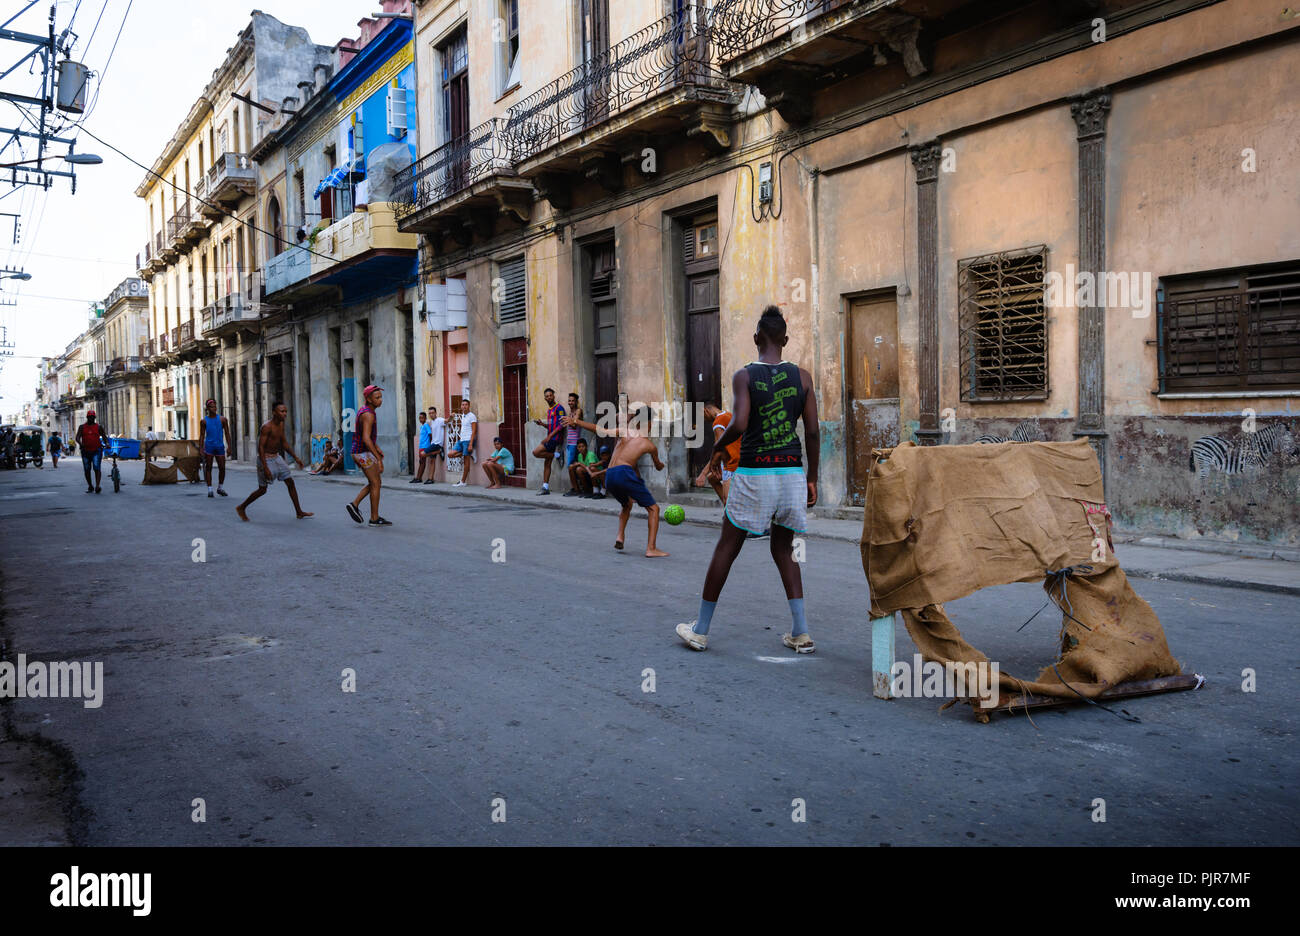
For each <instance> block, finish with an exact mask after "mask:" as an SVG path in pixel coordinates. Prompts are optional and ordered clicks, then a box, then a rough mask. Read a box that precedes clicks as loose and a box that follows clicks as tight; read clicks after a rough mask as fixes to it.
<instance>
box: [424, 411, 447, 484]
mask: <svg viewBox="0 0 1300 936" xmlns="http://www.w3.org/2000/svg"><path fill="white" fill-rule="evenodd" d="M429 437H430V438H431V439H432V440H433V442H432V445H430V446H429V480H427V481H425V482H424V483H425V484H433V476H434V475H435V474H437V473H438V459H439V458H441V459H442V461H443V464H444V465H445V464H446V462H447V449H446V448H445V446H446V444H447V420H446V419H444V418H443V417H442V416H439V415H438V407H436V406H430V407H429Z"/></svg>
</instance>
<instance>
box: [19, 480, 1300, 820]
mask: <svg viewBox="0 0 1300 936" xmlns="http://www.w3.org/2000/svg"><path fill="white" fill-rule="evenodd" d="M122 467H123V472H124V475H125V476H126V480H127V483H126V484H125V485H124V487H123V490H122V492H121V493H120V494H113V493H112V491H111V487H109V488H106V490H105V492H104V493H103V494H100V495H88V494H85V493H83V492H84V486H83V484H82V480H81V472H80V464H79V460H77V459H73V460H71V461H70V462H65V463H64V464H63V465H62V466H61V467H60V468H59V469H58V470H57V471H54V470H51V469H49V468H48V467H47V468H46V469H45V470H42V471H37V470H33V469H27V470H21V471H10V472H3V473H0V523H2V524H3V530H4V535H3V537H2V538H0V573H2V574H3V579H2V580H0V589H2V590H3V594H2V595H0V607H2V608H3V614H4V617H3V620H0V637H2V638H3V642H4V645H5V651H4V656H5V659H9V660H13V659H14V658H15V656H16V655H17V654H18V653H24V654H26V656H27V657H28V658H29V659H32V660H47V661H50V660H65V661H72V660H78V661H81V660H84V661H102V662H103V663H104V683H105V686H104V697H103V704H102V706H101V707H99V708H94V709H91V708H85V707H84V706H83V704H82V702H81V701H80V700H75V699H14V700H10V701H7V702H6V703H5V705H6V706H7V709H8V711H7V713H6V718H5V721H6V723H7V724H8V726H9V728H10V737H9V739H8V740H7V741H6V745H13V744H21V745H25V746H27V747H32V748H34V747H36V745H35V743H34V742H36V741H39V742H40V750H41V751H42V752H44V753H46V754H48V752H49V751H50V750H54V751H57V752H59V754H60V756H61V757H63V758H65V759H66V760H68V761H70V762H71V763H72V764H74V765H75V768H76V769H77V770H78V771H79V772H80V780H79V782H78V783H77V784H76V785H75V786H74V787H73V788H72V789H70V790H69V791H68V793H69V794H70V795H69V803H68V805H69V810H68V816H69V817H70V818H71V825H70V829H71V831H70V833H69V835H70V837H71V838H72V840H74V841H77V842H84V843H86V844H92V845H146V844H166V845H241V844H276V845H346V844H579V843H600V844H662V845H669V844H724V843H725V844H757V845H778V844H800V843H823V844H865V845H877V844H889V845H907V844H1060V845H1072V844H1124V845H1175V844H1192V845H1214V844H1273V845H1282V844H1288V845H1293V844H1296V843H1297V841H1298V840H1300V835H1297V818H1296V817H1297V815H1300V811H1297V809H1296V806H1297V801H1298V797H1297V795H1296V792H1295V779H1296V775H1297V762H1298V761H1300V757H1298V756H1297V753H1296V748H1295V744H1294V739H1295V733H1296V715H1295V711H1294V706H1293V705H1292V704H1291V703H1292V701H1293V700H1294V698H1295V697H1296V694H1297V688H1300V686H1298V683H1300V678H1298V677H1297V673H1298V672H1300V665H1298V664H1300V653H1297V650H1296V644H1295V641H1294V639H1293V638H1294V631H1295V625H1296V623H1297V621H1298V620H1300V597H1297V596H1296V595H1292V594H1285V593H1278V592H1267V591H1255V590H1247V589H1240V588H1234V589H1227V588H1220V587H1214V586H1209V585H1205V584H1200V583H1194V582H1182V581H1157V580H1140V579H1135V580H1134V587H1135V588H1136V589H1137V590H1138V592H1139V594H1141V595H1142V596H1143V597H1144V598H1146V599H1147V600H1148V601H1149V602H1150V603H1151V604H1152V606H1153V607H1154V608H1155V610H1156V612H1157V613H1158V614H1159V616H1160V618H1161V621H1162V622H1163V624H1164V627H1165V630H1166V633H1167V635H1168V638H1169V643H1170V646H1171V648H1172V649H1173V652H1174V654H1175V656H1177V657H1178V658H1179V659H1180V660H1181V661H1182V662H1183V666H1184V671H1185V672H1196V673H1200V674H1203V675H1204V676H1205V677H1206V679H1207V683H1206V685H1205V686H1204V688H1202V689H1200V690H1198V691H1195V692H1180V693H1170V694H1166V695H1159V696H1151V697H1146V698H1138V699H1129V700H1125V701H1124V702H1123V704H1122V708H1123V709H1124V710H1125V711H1127V712H1129V713H1131V714H1132V715H1135V716H1137V717H1138V718H1140V723H1132V722H1128V721H1124V720H1122V719H1120V718H1117V717H1115V715H1112V714H1110V713H1108V712H1105V711H1102V710H1100V709H1098V708H1095V707H1091V706H1070V707H1064V708H1057V709H1050V710H1041V711H1038V712H1035V713H1034V715H1033V719H1032V721H1031V720H1030V719H1028V718H1026V717H1025V716H1024V715H1023V714H1022V715H1019V716H1006V715H1000V716H994V718H993V720H992V722H991V723H990V724H988V725H981V724H978V723H977V722H976V721H975V720H974V719H973V717H972V715H971V713H970V711H969V709H966V708H964V707H956V708H953V709H949V710H948V711H945V712H942V713H941V712H940V711H939V710H938V709H939V702H938V701H937V700H933V699H897V700H894V701H891V702H883V701H879V700H876V699H874V698H873V697H872V695H871V680H870V628H869V626H868V624H867V614H866V609H867V591H866V582H865V579H864V577H863V574H862V568H861V564H860V560H859V556H858V551H857V548H856V547H855V546H854V545H853V544H852V543H850V542H846V541H844V540H841V539H831V538H827V537H822V536H812V537H810V538H808V540H807V543H806V553H807V554H806V562H805V563H804V565H803V575H804V584H805V594H806V596H807V611H808V619H809V623H810V626H811V630H812V634H813V636H814V637H815V638H816V641H817V652H816V653H815V654H812V655H807V656H795V655H794V654H792V653H791V652H790V651H788V650H786V649H785V648H784V647H783V646H782V645H781V642H780V635H781V633H783V632H784V631H785V630H788V628H789V614H788V611H787V608H786V604H785V601H784V600H783V598H784V596H783V593H782V591H781V587H780V583H779V580H778V579H777V577H776V576H775V574H774V569H773V566H772V563H771V560H770V558H769V556H768V555H767V548H766V544H765V543H764V542H761V541H760V542H751V543H749V544H748V545H747V546H746V548H745V550H744V552H743V553H742V555H741V557H740V559H739V560H738V561H737V563H736V566H735V568H734V570H733V573H732V578H731V581H730V582H729V583H728V585H727V587H726V589H725V590H724V591H723V594H722V599H721V602H720V604H719V608H718V612H717V615H716V616H715V618H714V625H713V631H712V635H711V638H710V640H711V643H710V648H709V650H708V651H707V652H706V653H703V654H699V653H694V652H692V651H690V650H688V649H686V648H685V647H683V646H682V645H681V644H680V643H679V642H678V640H677V638H676V637H675V635H674V634H673V627H674V625H676V624H677V623H678V622H679V621H689V620H691V619H693V618H694V616H695V613H696V610H697V609H698V602H699V592H700V587H701V584H702V580H703V574H704V569H705V566H706V565H707V563H708V559H709V556H710V554H711V551H712V547H713V541H714V539H715V537H716V530H714V529H712V528H710V527H709V526H705V525H699V524H691V523H687V524H684V525H682V526H680V527H675V528H672V527H667V526H666V525H665V526H664V527H663V532H662V534H661V538H660V547H661V548H663V549H666V550H667V551H668V552H670V553H671V554H672V555H671V557H670V558H667V559H662V560H648V559H645V558H643V557H642V556H641V555H640V552H641V550H642V549H643V548H644V542H645V521H644V517H643V514H642V512H641V511H639V510H638V511H637V512H636V513H635V514H634V515H633V519H632V522H631V523H630V524H629V532H628V543H627V545H628V548H627V549H626V550H625V551H623V552H621V553H620V552H615V551H614V550H613V549H612V548H611V547H612V543H613V538H614V520H613V517H612V516H609V515H607V514H603V513H593V512H589V511H580V510H576V509H574V510H563V509H539V506H538V505H537V504H536V503H528V502H524V501H522V500H520V501H519V502H506V501H491V500H485V499H483V498H479V497H468V496H458V495H456V494H455V493H454V492H451V493H447V494H446V496H440V497H430V496H424V495H426V494H427V493H428V491H429V489H428V488H425V487H423V486H419V487H418V489H417V486H407V485H406V484H404V483H403V482H401V481H399V482H396V483H393V484H391V486H390V487H386V488H385V491H384V506H383V509H382V512H383V513H384V515H385V516H387V517H388V518H389V519H391V520H393V521H394V523H395V526H393V527H391V528H387V529H372V528H369V527H365V526H360V527H359V526H357V525H356V524H354V523H352V521H351V520H349V519H348V517H347V515H346V513H345V512H344V508H343V505H344V504H345V503H346V502H347V500H349V499H350V497H351V496H352V493H353V492H354V491H355V490H356V489H357V486H359V482H353V483H341V482H334V481H329V480H328V479H316V478H311V477H308V476H305V475H302V474H299V475H298V482H299V490H300V493H301V495H302V500H303V506H304V508H305V509H306V510H310V511H315V513H316V516H315V517H313V518H311V519H307V520H297V519H295V518H294V516H293V511H292V508H291V506H290V504H289V500H288V497H287V495H286V494H285V492H284V491H283V490H282V489H281V486H280V485H274V486H273V487H272V489H271V490H270V492H269V493H268V494H267V495H266V496H265V497H263V498H262V499H261V500H259V501H258V502H257V503H256V504H254V505H253V506H252V507H251V508H250V510H249V514H250V517H251V522H249V523H241V522H240V521H239V519H238V518H237V517H236V515H235V511H234V508H235V504H236V503H238V502H239V501H240V500H242V498H243V497H244V496H245V495H246V494H247V493H248V492H249V491H250V490H251V489H252V487H253V483H254V482H253V476H252V473H251V472H250V471H248V470H246V469H242V468H241V469H238V470H232V471H231V473H230V477H229V479H228V481H229V483H228V488H229V490H230V492H231V496H230V497H228V498H216V499H211V500H210V499H208V498H207V497H206V496H205V491H204V488H203V487H202V486H198V485H194V486H192V485H188V484H181V485H175V486H148V487H146V486H141V485H140V484H139V483H138V481H139V479H140V476H141V473H142V472H141V466H140V465H139V464H138V463H131V462H126V463H123V464H122ZM530 496H532V495H531V492H530ZM557 499H558V495H553V496H552V497H551V498H537V500H538V501H547V502H548V504H547V506H548V507H549V506H554V505H555V503H556V501H557ZM560 503H561V504H563V503H564V502H563V501H562V500H561V501H560ZM568 503H570V504H572V503H573V500H572V499H570V500H569V502H568ZM692 513H693V514H696V513H698V511H692ZM196 540H201V541H202V542H201V543H197V544H196V542H195V541H196ZM502 547H504V551H505V554H504V559H505V561H504V562H494V561H493V554H494V551H495V552H496V554H497V558H502V556H501V548H502ZM200 550H201V551H202V555H201V556H200ZM196 557H201V558H203V559H204V560H205V561H202V562H196V561H194V560H195V558H196ZM1121 561H1123V557H1122V556H1121ZM1044 600H1045V596H1044V594H1043V592H1042V589H1041V588H1039V587H1037V586H1035V585H1015V586H1004V587H1001V588H997V589H991V590H987V591H984V592H980V593H977V594H975V595H972V596H970V597H968V598H966V599H963V600H961V601H958V602H954V603H952V604H951V605H949V606H948V609H949V611H950V614H951V616H952V617H953V619H954V621H955V622H956V623H957V624H958V625H959V626H960V627H961V628H962V630H963V632H964V633H965V634H967V636H968V637H970V639H971V641H972V643H974V644H975V645H976V646H978V647H980V649H982V650H984V651H985V652H986V653H988V654H989V656H990V657H992V658H994V659H997V660H999V661H1000V662H1001V664H1002V667H1003V671H1004V672H1011V673H1015V674H1024V675H1029V676H1033V675H1036V674H1037V672H1038V669H1039V668H1040V667H1041V666H1043V665H1044V664H1046V663H1048V662H1051V660H1052V658H1053V648H1054V645H1055V640H1056V636H1057V631H1058V627H1059V618H1057V616H1056V615H1055V613H1054V612H1053V611H1052V609H1048V610H1047V611H1044V612H1043V613H1042V614H1040V615H1039V616H1038V617H1037V618H1035V619H1034V621H1033V622H1032V623H1030V624H1029V625H1028V626H1027V627H1025V628H1024V629H1023V630H1020V631H1017V628H1018V627H1019V626H1020V625H1021V624H1022V622H1024V621H1025V620H1026V618H1028V617H1030V615H1032V614H1033V613H1034V612H1035V611H1036V610H1038V609H1039V608H1040V607H1041V606H1042V604H1043V602H1044ZM913 652H914V647H913V646H912V644H911V641H910V640H909V639H908V638H907V635H906V633H905V632H904V631H903V630H902V629H901V628H900V631H899V637H898V656H899V658H900V659H905V660H910V659H911V656H912V653H913ZM1246 669H1251V670H1253V671H1254V673H1255V681H1256V686H1255V688H1256V691H1254V692H1245V691H1243V689H1242V683H1243V670H1246ZM345 670H347V671H352V672H354V673H355V692H345V691H343V683H344V680H345V673H344V671H345ZM651 671H652V672H651ZM651 677H653V684H654V689H655V691H654V692H645V691H643V689H644V687H646V686H647V685H648V684H649V683H648V680H650V679H651ZM1117 707H1119V706H1117ZM15 739H17V740H15ZM4 763H5V761H4V759H3V758H0V765H3V764H4ZM3 773H4V768H3V767H0V774H3ZM64 773H65V775H66V773H67V771H65V772H64ZM6 792H9V791H6ZM35 792H39V791H35ZM35 792H34V793H33V797H32V798H33V799H34V798H35ZM47 799H48V797H47V796H46V798H44V799H42V800H41V803H40V804H38V805H47ZM196 799H202V800H203V808H204V809H205V811H206V816H205V818H206V821H205V822H194V821H193V814H194V812H195V810H196V808H198V807H196V805H195V803H194V801H195V800H196ZM796 800H798V801H802V809H803V812H804V815H805V817H806V821H805V822H795V821H792V813H793V812H794V811H795V810H796V809H797V808H798V806H799V804H798V803H796V802H795V801H796ZM1097 800H1104V801H1105V818H1106V821H1105V822H1096V821H1093V820H1094V817H1095V816H1096V815H1097V814H1098V813H1097ZM3 802H4V803H5V808H6V810H14V809H20V808H22V803H23V797H22V796H9V798H8V799H5V800H3ZM494 816H495V818H496V819H502V818H504V819H505V821H503V822H502V821H493V819H494ZM30 837H31V839H32V840H56V839H57V838H58V835H57V834H55V833H53V832H51V833H50V834H49V835H46V836H41V835H39V834H37V832H36V831H33V832H32V834H31V836H30Z"/></svg>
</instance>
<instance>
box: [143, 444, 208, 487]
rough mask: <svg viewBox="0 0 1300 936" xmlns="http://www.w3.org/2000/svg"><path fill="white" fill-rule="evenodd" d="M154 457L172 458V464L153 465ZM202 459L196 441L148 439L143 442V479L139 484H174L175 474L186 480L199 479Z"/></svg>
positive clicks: (175, 480)
mask: <svg viewBox="0 0 1300 936" xmlns="http://www.w3.org/2000/svg"><path fill="white" fill-rule="evenodd" d="M155 458H170V459H173V461H172V464H170V465H168V466H166V467H163V466H161V465H155V464H154V463H153V460H154V459H155ZM201 462H202V459H201V457H200V455H199V446H198V443H196V442H194V441H192V440H189V439H149V440H146V441H145V443H144V480H143V481H141V482H140V483H141V484H175V483H176V482H177V480H178V478H177V474H178V472H179V474H183V475H184V476H185V478H186V480H188V481H197V480H198V479H199V469H200V464H201Z"/></svg>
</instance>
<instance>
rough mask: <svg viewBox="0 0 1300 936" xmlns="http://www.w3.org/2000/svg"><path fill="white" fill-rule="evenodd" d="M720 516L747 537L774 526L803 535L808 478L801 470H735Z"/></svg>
mask: <svg viewBox="0 0 1300 936" xmlns="http://www.w3.org/2000/svg"><path fill="white" fill-rule="evenodd" d="M723 513H724V514H725V515H726V517H727V519H728V520H730V521H731V523H732V526H737V527H739V528H740V529H742V530H744V531H746V532H747V533H755V534H762V533H766V532H768V529H769V528H770V527H771V525H772V524H774V523H775V524H776V525H777V526H783V527H785V528H786V529H787V530H793V531H794V532H795V533H803V532H805V531H806V530H807V529H808V478H807V476H806V475H805V474H804V472H803V469H802V468H737V469H736V470H735V472H734V473H733V474H732V476H731V487H730V488H728V489H727V506H726V509H725V510H724V511H723Z"/></svg>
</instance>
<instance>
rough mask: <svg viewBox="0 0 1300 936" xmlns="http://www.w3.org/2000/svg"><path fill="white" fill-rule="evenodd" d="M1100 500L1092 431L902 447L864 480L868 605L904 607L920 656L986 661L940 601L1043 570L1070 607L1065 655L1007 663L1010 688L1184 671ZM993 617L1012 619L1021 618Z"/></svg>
mask: <svg viewBox="0 0 1300 936" xmlns="http://www.w3.org/2000/svg"><path fill="white" fill-rule="evenodd" d="M1104 499H1105V495H1104V493H1103V490H1102V482H1101V468H1100V466H1099V465H1098V463H1097V456H1096V454H1095V453H1094V452H1093V450H1092V448H1091V447H1090V446H1089V445H1088V442H1087V441H1086V440H1083V439H1080V440H1078V441H1075V442H1027V443H1014V442H1008V443H1003V444H1001V445H941V446H926V447H918V446H916V445H913V444H912V443H910V442H909V443H905V444H903V445H900V446H898V447H897V448H895V449H893V450H892V451H890V452H888V453H887V457H884V458H879V457H878V458H876V459H875V460H874V464H873V465H872V468H871V472H870V475H869V477H868V481H867V494H866V511H865V515H864V518H863V526H862V544H861V545H862V567H863V569H864V570H865V571H866V573H867V581H868V583H869V584H870V587H871V615H872V617H883V616H885V615H887V614H890V613H891V612H894V611H901V612H902V614H903V620H904V622H905V623H906V625H907V631H908V633H909V634H910V635H911V636H912V640H913V641H914V642H915V643H916V646H917V649H918V650H919V651H920V652H921V655H922V657H923V658H924V659H925V660H934V661H936V662H939V663H946V662H950V661H951V662H957V663H970V662H977V663H978V662H987V661H988V657H986V656H985V655H984V654H983V653H981V652H980V651H979V650H977V649H975V648H974V647H972V646H971V645H970V644H969V643H967V642H966V640H965V639H964V638H963V637H962V635H961V632H960V631H958V630H957V628H956V627H955V626H954V625H953V623H952V622H951V621H950V620H948V616H947V614H945V613H944V609H943V602H945V601H954V600H956V599H958V598H961V597H963V596H965V595H969V594H971V593H972V592H975V591H977V590H979V589H981V588H987V587H988V586H990V585H1005V584H1007V583H1010V582H1033V581H1042V582H1043V587H1044V589H1045V590H1046V591H1047V592H1048V594H1049V595H1050V596H1051V597H1052V598H1053V599H1054V600H1055V601H1056V603H1057V606H1058V607H1060V608H1061V609H1062V611H1063V612H1064V611H1068V612H1069V614H1065V613H1062V616H1061V621H1062V631H1061V647H1060V653H1061V657H1060V659H1059V660H1058V661H1057V662H1056V663H1055V664H1054V666H1053V665H1049V666H1047V667H1045V668H1044V669H1043V671H1042V672H1040V673H1039V674H1038V678H1037V679H1035V680H1034V681H1033V682H1025V681H1024V680H1020V679H1017V678H1016V677H1014V676H1012V675H1010V674H1009V673H1006V672H1002V673H1001V684H1002V688H1003V689H1004V690H1006V691H1008V692H1013V693H1020V692H1022V691H1027V692H1030V693H1033V694H1036V695H1039V694H1041V695H1052V696H1071V697H1073V696H1075V695H1076V693H1077V694H1078V695H1083V696H1096V695H1098V694H1099V693H1101V692H1103V691H1105V690H1106V689H1109V688H1110V687H1112V686H1115V685H1116V684H1118V683H1122V682H1128V681H1130V680H1139V679H1154V678H1156V677H1158V676H1172V675H1176V674H1178V673H1179V672H1181V667H1180V665H1179V663H1178V661H1177V660H1175V659H1174V658H1173V656H1172V655H1171V654H1170V652H1169V645H1168V644H1167V643H1166V641H1165V633H1164V629H1163V628H1162V627H1161V626H1160V621H1159V619H1158V618H1157V617H1156V615H1155V612H1154V611H1152V610H1151V606H1150V605H1148V604H1147V603H1146V602H1145V601H1143V600H1142V599H1141V598H1139V597H1138V596H1137V594H1136V593H1134V591H1133V589H1132V588H1131V587H1130V586H1129V583H1128V579H1127V578H1126V577H1125V575H1124V570H1123V569H1121V568H1120V567H1119V563H1117V562H1116V561H1115V556H1114V551H1113V549H1112V548H1111V541H1110V515H1109V513H1108V512H1107V511H1106V507H1105V503H1104ZM1098 539H1099V540H1101V541H1102V542H1104V550H1103V549H1101V548H1099V547H1100V545H1101V544H1100V543H1095V542H1094V541H1095V540H1098ZM1103 553H1104V558H1101V559H1094V558H1093V557H1094V555H1102V554H1103ZM1066 569H1069V570H1070V571H1069V572H1068V573H1064V574H1062V573H1061V570H1066ZM1049 573H1057V574H1049ZM1062 588H1064V593H1063V592H1062ZM1044 613H1046V612H1044ZM1071 618H1073V619H1074V620H1072V619H1071ZM997 623H998V624H999V626H1003V625H1004V626H1006V627H1007V628H1008V629H1010V630H1014V629H1015V628H1017V627H1019V626H1020V624H1022V623H1023V618H1021V619H1018V620H1013V619H1012V618H1011V617H1007V618H1005V619H1003V620H1001V621H999V622H997ZM999 669H1001V668H1000V667H999ZM1062 680H1064V681H1065V682H1066V683H1068V684H1069V685H1064V684H1063V683H1062Z"/></svg>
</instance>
